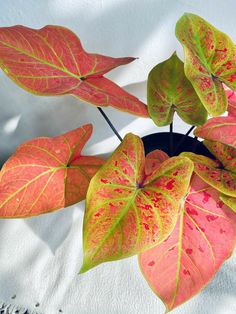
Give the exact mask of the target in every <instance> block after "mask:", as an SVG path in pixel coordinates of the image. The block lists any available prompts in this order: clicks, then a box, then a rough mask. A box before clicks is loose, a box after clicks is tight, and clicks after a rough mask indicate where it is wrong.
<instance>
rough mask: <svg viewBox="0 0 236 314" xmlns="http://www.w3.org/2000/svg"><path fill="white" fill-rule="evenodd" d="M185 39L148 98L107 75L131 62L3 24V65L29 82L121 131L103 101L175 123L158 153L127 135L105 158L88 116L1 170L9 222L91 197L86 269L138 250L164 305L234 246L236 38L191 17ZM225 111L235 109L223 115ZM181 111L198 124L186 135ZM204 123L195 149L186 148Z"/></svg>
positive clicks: (182, 23)
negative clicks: (92, 147)
mask: <svg viewBox="0 0 236 314" xmlns="http://www.w3.org/2000/svg"><path fill="white" fill-rule="evenodd" d="M176 36H177V38H178V39H179V41H180V42H181V44H182V45H183V47H184V53H185V61H184V63H183V62H182V61H181V60H180V59H179V58H178V56H177V54H176V53H175V52H174V53H173V54H172V56H171V57H170V58H169V59H168V60H166V61H164V62H162V63H160V64H157V65H156V66H154V67H153V69H152V70H151V72H150V73H149V76H148V80H147V106H146V105H145V104H144V103H142V102H141V101H140V100H139V99H137V98H136V97H135V96H133V95H131V94H129V93H127V92H126V91H124V90H123V89H122V88H121V87H119V86H118V85H116V84H115V83H113V82H112V81H110V80H108V79H107V78H105V77H104V75H105V74H106V73H107V72H108V71H110V70H112V69H113V68H115V67H117V66H120V65H125V64H128V63H130V62H131V61H133V60H134V58H131V57H128V58H127V57H124V58H113V57H107V56H102V55H99V54H91V53H87V52H86V51H85V50H84V49H83V47H82V45H81V42H80V40H79V38H78V37H77V36H76V35H75V34H74V33H73V32H72V31H70V30H69V29H66V28H64V27H60V26H45V27H44V28H42V29H39V30H35V29H31V28H28V27H24V26H13V27H2V28H0V66H1V68H2V69H3V71H4V73H6V75H7V76H8V77H10V78H11V79H12V80H13V81H14V82H15V83H16V84H18V85H19V86H21V87H22V88H24V89H25V90H27V91H29V92H31V93H34V94H36V95H45V96H47V95H66V94H71V95H73V96H75V97H77V98H79V99H81V100H83V101H86V102H88V103H90V104H93V105H95V106H97V107H98V108H99V110H100V111H101V113H102V114H103V116H104V117H105V118H106V120H107V121H108V122H109V124H110V126H111V127H112V128H113V130H114V132H115V134H116V135H117V136H118V137H119V138H120V136H119V134H118V132H117V131H116V130H115V129H114V127H113V126H112V123H111V121H109V119H108V117H107V116H106V115H105V113H104V111H102V109H101V107H105V106H112V107H113V108H115V109H118V110H122V111H126V112H128V113H130V114H134V115H137V116H140V117H149V116H150V118H151V119H153V121H154V122H155V123H156V124H157V125H158V126H164V125H170V136H169V142H168V143H164V144H163V143H159V142H157V143H152V147H155V148H157V149H151V152H149V153H147V154H146V156H145V148H144V147H145V140H144V139H143V140H142V139H141V138H140V137H139V136H136V135H134V134H132V133H129V134H127V135H126V136H125V138H124V140H123V141H122V143H121V144H120V145H119V146H118V147H117V149H116V150H115V151H114V152H113V154H112V155H111V156H110V157H109V158H108V160H103V159H102V158H100V157H97V156H84V155H82V153H81V151H82V149H83V147H84V145H85V144H86V142H87V141H88V140H89V138H90V136H91V134H92V125H91V124H87V125H84V126H82V127H80V128H77V129H75V130H72V131H69V132H67V133H65V134H63V135H59V136H57V137H54V138H48V137H43V138H36V139H31V140H29V141H27V142H25V143H23V144H21V145H20V146H19V147H18V148H17V149H16V152H15V153H14V154H13V155H12V156H11V157H10V158H9V159H8V160H7V161H6V163H5V164H4V166H3V167H2V169H1V172H0V217H1V218H20V217H25V218H27V217H31V216H35V215H39V214H44V213H48V212H51V211H54V210H57V209H60V208H64V207H66V206H69V205H72V204H75V203H77V202H79V201H81V200H83V199H86V203H85V204H86V205H85V214H84V221H83V249H84V261H83V265H82V267H81V270H80V273H83V272H86V271H88V270H90V269H91V268H93V267H95V266H97V265H99V264H100V263H104V262H109V261H114V260H119V259H122V258H127V257H129V256H133V255H138V260H139V264H140V269H141V272H142V273H143V275H144V277H145V279H146V280H147V282H148V283H149V285H150V286H151V288H152V290H153V291H154V293H155V294H157V295H158V296H159V297H160V298H161V299H162V300H163V302H164V303H165V305H166V310H167V311H171V310H172V309H174V308H175V307H176V306H179V305H181V304H182V303H183V302H185V301H187V300H188V299H189V298H191V297H192V296H194V295H195V294H196V293H198V292H199V291H200V290H201V289H203V287H205V286H206V285H207V284H208V283H209V281H210V280H211V279H212V278H213V276H214V275H215V273H216V272H217V271H218V269H219V268H220V266H221V265H222V263H223V262H224V261H225V260H226V259H227V258H228V257H229V256H230V255H231V254H232V252H233V250H234V247H235V243H236V94H235V91H236V48H235V47H236V46H235V44H234V43H233V42H232V40H231V39H230V38H229V37H228V36H227V35H225V34H224V33H222V32H220V31H219V30H217V29H216V28H215V27H214V26H212V25H211V24H209V23H208V22H206V21H205V20H204V19H202V18H201V17H199V16H197V15H194V14H190V13H186V14H184V15H183V16H182V17H181V18H180V20H179V21H178V22H177V25H176ZM225 111H228V116H220V115H222V114H223V113H224V112H225ZM175 112H176V113H177V114H178V115H179V117H180V118H181V119H182V120H183V121H184V122H186V123H188V124H191V125H193V126H192V127H191V129H190V130H189V131H188V132H187V133H186V134H185V135H183V136H182V137H181V140H180V142H179V143H178V142H176V141H174V136H175V134H174V133H173V120H174V114H175ZM208 114H209V115H211V116H213V117H211V118H210V119H209V120H208V121H207V118H208ZM195 126H197V128H196V129H195V131H194V134H195V139H192V140H193V141H192V143H193V145H191V147H185V145H184V144H185V140H186V139H187V137H188V135H189V133H190V131H192V130H193V129H194V127H195ZM164 134H165V133H161V135H163V136H164ZM178 136H180V134H178ZM198 137H200V138H202V139H204V141H203V142H200V141H198V140H197V138H198ZM178 138H179V137H178ZM188 139H189V138H188ZM203 145H205V150H204V149H203ZM182 147H184V148H185V149H182V151H181V154H179V153H177V152H179V150H180V148H182ZM199 147H200V148H201V149H199ZM161 148H162V150H161ZM148 151H149V150H148ZM201 152H203V154H201ZM178 154H179V155H178ZM52 196H53V197H52Z"/></svg>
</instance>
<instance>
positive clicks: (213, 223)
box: [139, 176, 236, 311]
mask: <svg viewBox="0 0 236 314" xmlns="http://www.w3.org/2000/svg"><path fill="white" fill-rule="evenodd" d="M235 226H236V215H235V214H234V213H233V212H232V211H231V210H230V209H229V208H228V207H227V206H225V205H223V203H222V201H220V200H219V195H218V192H217V191H216V190H214V189H213V188H211V187H210V186H209V185H207V184H206V183H205V182H203V181H202V180H201V179H200V178H198V177H197V176H194V177H193V180H192V183H191V191H190V192H189V194H188V196H187V198H186V201H185V206H184V207H183V208H182V210H181V211H180V213H179V218H178V222H177V224H176V226H175V229H174V231H173V232H172V233H171V235H170V236H169V237H168V238H167V239H166V240H165V241H164V242H163V243H161V244H159V245H157V246H155V247H154V248H152V249H150V250H147V251H146V252H144V253H142V254H140V255H139V263H140V268H141V270H142V273H143V275H144V277H145V278H146V280H147V282H148V283H149V285H150V287H151V288H152V289H153V291H154V292H155V293H156V294H157V295H158V296H159V297H160V298H161V299H162V301H163V302H164V303H165V305H166V309H167V311H171V310H172V309H174V308H175V307H176V306H178V305H180V304H182V303H184V302H185V301H187V300H188V299H190V298H191V297H193V296H194V295H195V294H197V293H198V292H200V291H201V290H202V289H203V288H204V287H205V286H206V285H207V284H208V283H209V281H210V280H211V279H212V278H213V277H214V275H215V273H216V272H217V271H218V269H219V268H220V266H221V265H222V263H223V262H224V261H225V260H226V259H227V258H228V257H229V256H230V255H231V254H232V251H233V249H234V246H235V241H236V228H235Z"/></svg>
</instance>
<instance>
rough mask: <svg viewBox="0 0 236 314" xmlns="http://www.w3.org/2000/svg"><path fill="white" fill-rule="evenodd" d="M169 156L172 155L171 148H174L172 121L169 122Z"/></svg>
mask: <svg viewBox="0 0 236 314" xmlns="http://www.w3.org/2000/svg"><path fill="white" fill-rule="evenodd" d="M169 144H170V156H173V155H172V154H173V149H174V143H173V121H172V122H171V124H170V143H169Z"/></svg>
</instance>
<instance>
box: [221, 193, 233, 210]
mask: <svg viewBox="0 0 236 314" xmlns="http://www.w3.org/2000/svg"><path fill="white" fill-rule="evenodd" d="M220 199H221V200H222V202H224V204H225V205H227V206H228V207H230V208H231V209H232V210H233V211H234V212H236V197H230V196H228V195H224V194H221V195H220Z"/></svg>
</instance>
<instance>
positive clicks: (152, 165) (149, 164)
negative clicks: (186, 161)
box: [145, 149, 169, 176]
mask: <svg viewBox="0 0 236 314" xmlns="http://www.w3.org/2000/svg"><path fill="white" fill-rule="evenodd" d="M168 158H169V156H168V155H167V154H166V153H165V152H163V151H162V150H159V149H156V150H154V151H152V152H150V153H149V154H147V155H146V159H145V174H146V176H149V175H151V174H152V173H153V172H154V171H155V170H156V169H157V168H159V167H160V165H161V164H162V163H163V161H165V160H167V159H168Z"/></svg>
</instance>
